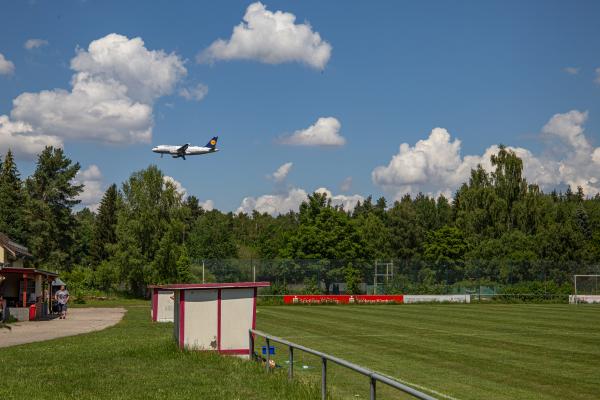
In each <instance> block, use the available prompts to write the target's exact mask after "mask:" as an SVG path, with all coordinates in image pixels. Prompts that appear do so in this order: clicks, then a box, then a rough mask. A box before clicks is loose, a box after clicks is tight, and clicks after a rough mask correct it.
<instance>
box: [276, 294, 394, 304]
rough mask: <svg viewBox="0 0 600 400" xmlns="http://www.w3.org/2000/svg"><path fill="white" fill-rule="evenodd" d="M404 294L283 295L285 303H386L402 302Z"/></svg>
mask: <svg viewBox="0 0 600 400" xmlns="http://www.w3.org/2000/svg"><path fill="white" fill-rule="evenodd" d="M403 301H404V296H403V295H401V294H400V295H375V294H357V295H351V294H339V295H330V294H290V295H286V296H283V302H284V303H285V304H386V303H398V304H400V303H402V302H403Z"/></svg>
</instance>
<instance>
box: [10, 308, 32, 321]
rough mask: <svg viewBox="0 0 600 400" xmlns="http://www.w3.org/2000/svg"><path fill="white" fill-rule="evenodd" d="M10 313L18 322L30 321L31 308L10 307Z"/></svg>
mask: <svg viewBox="0 0 600 400" xmlns="http://www.w3.org/2000/svg"><path fill="white" fill-rule="evenodd" d="M8 312H9V314H10V316H11V317H13V318H15V319H16V320H17V321H29V308H25V307H9V308H8Z"/></svg>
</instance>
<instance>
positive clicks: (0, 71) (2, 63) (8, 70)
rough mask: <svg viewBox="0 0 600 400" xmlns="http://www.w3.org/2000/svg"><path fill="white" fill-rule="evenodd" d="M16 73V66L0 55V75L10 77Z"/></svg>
mask: <svg viewBox="0 0 600 400" xmlns="http://www.w3.org/2000/svg"><path fill="white" fill-rule="evenodd" d="M13 72H15V64H13V62H12V61H10V60H7V59H6V57H4V54H2V53H0V75H10V74H12V73H13Z"/></svg>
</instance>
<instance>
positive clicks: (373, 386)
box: [370, 378, 377, 400]
mask: <svg viewBox="0 0 600 400" xmlns="http://www.w3.org/2000/svg"><path fill="white" fill-rule="evenodd" d="M376 384H377V381H376V380H375V378H371V397H370V399H371V400H375V398H376V397H377V387H376Z"/></svg>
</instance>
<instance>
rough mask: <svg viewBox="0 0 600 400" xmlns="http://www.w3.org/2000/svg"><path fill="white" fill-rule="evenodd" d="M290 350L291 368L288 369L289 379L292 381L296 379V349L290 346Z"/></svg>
mask: <svg viewBox="0 0 600 400" xmlns="http://www.w3.org/2000/svg"><path fill="white" fill-rule="evenodd" d="M289 349H290V357H289V363H290V367H289V369H288V379H289V380H290V381H291V380H292V379H294V348H293V347H292V346H290V347H289Z"/></svg>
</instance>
